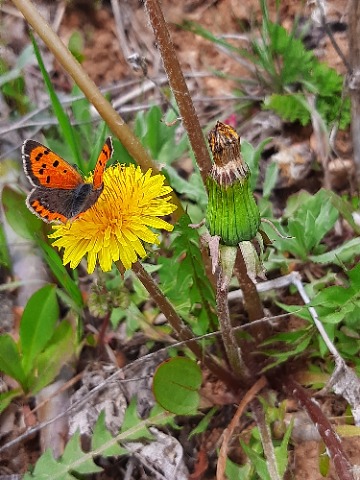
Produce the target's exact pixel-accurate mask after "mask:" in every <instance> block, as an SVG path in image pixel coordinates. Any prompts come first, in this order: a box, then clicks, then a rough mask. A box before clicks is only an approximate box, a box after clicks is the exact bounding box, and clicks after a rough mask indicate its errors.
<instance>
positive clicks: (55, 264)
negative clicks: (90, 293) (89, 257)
mask: <svg viewBox="0 0 360 480" xmlns="http://www.w3.org/2000/svg"><path fill="white" fill-rule="evenodd" d="M38 244H39V246H40V247H41V249H42V251H43V254H44V257H45V260H46V262H47V264H48V265H49V267H50V269H51V271H52V273H53V274H54V276H55V277H56V279H57V280H58V282H59V283H60V285H61V286H62V287H63V288H65V290H66V291H67V292H68V294H69V295H70V297H71V298H72V300H73V301H74V303H75V304H76V305H77V307H78V308H80V309H81V308H82V307H83V306H84V304H83V299H82V295H81V292H80V289H79V287H78V286H77V284H76V283H75V282H74V280H73V279H72V278H71V277H70V275H69V273H68V271H67V270H66V268H65V267H64V265H63V264H62V261H61V259H60V257H59V254H58V253H57V252H56V251H55V250H54V248H53V247H51V246H49V245H48V244H47V243H46V242H44V241H43V240H41V239H39V241H38Z"/></svg>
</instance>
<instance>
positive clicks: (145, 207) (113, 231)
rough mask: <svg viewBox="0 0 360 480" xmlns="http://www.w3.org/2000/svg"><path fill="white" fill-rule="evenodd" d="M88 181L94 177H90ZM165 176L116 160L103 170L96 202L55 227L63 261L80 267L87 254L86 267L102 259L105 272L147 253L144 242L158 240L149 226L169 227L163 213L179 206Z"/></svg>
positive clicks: (166, 213) (91, 270)
mask: <svg viewBox="0 0 360 480" xmlns="http://www.w3.org/2000/svg"><path fill="white" fill-rule="evenodd" d="M89 180H90V179H89ZM164 180H165V177H164V176H163V175H160V174H158V175H153V176H152V175H151V170H148V171H147V172H146V173H143V172H142V171H141V169H140V167H135V166H134V165H129V166H124V165H119V164H116V165H113V166H111V167H109V168H108V169H107V170H106V171H105V173H104V191H103V192H102V194H101V196H100V197H99V199H98V201H97V202H96V203H95V205H93V206H92V207H91V208H89V210H87V211H86V212H84V213H83V214H81V216H80V217H78V218H77V219H76V220H75V221H72V222H71V221H69V222H67V223H66V224H65V225H55V226H53V229H54V232H53V233H52V234H51V235H49V237H50V238H56V240H55V241H54V242H53V245H54V246H56V247H59V248H64V256H63V264H64V265H66V264H68V263H69V264H70V267H71V268H76V267H77V266H78V265H79V263H80V261H81V259H82V258H83V257H84V256H85V255H87V262H88V268H87V269H88V272H89V273H92V272H93V271H94V269H95V265H96V263H97V262H99V264H100V267H101V269H102V270H103V271H104V272H107V271H109V270H110V269H111V265H112V262H117V261H118V260H120V261H121V262H122V264H123V265H124V267H125V268H126V269H129V268H131V265H132V264H133V263H135V262H136V261H137V260H138V257H140V258H143V257H145V255H146V252H145V249H144V246H143V244H142V242H148V243H154V244H159V243H160V241H159V238H158V234H157V233H154V232H153V231H152V230H151V228H157V229H164V230H167V231H169V232H171V231H172V229H173V228H174V227H173V225H170V224H169V223H167V222H165V221H164V220H162V219H161V218H158V217H159V216H163V215H169V214H170V213H172V212H173V211H174V210H175V209H176V206H175V205H174V204H172V203H171V202H170V200H171V197H170V196H169V195H168V194H169V193H170V192H171V191H172V189H171V187H168V186H166V185H164Z"/></svg>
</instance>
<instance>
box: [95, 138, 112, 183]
mask: <svg viewBox="0 0 360 480" xmlns="http://www.w3.org/2000/svg"><path fill="white" fill-rule="evenodd" d="M113 151H114V149H113V146H112V141H111V137H108V138H107V139H106V141H105V143H104V146H103V148H102V150H101V152H100V154H99V157H98V159H97V162H96V165H95V170H94V177H93V187H94V189H95V190H98V189H99V188H102V187H103V176H104V171H105V168H106V164H107V162H108V161H109V160H110V158H111V155H112V153H113Z"/></svg>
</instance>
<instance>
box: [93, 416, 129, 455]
mask: <svg viewBox="0 0 360 480" xmlns="http://www.w3.org/2000/svg"><path fill="white" fill-rule="evenodd" d="M107 445H109V446H107ZM91 449H92V450H99V453H100V455H102V456H105V457H112V456H118V455H125V454H127V450H126V449H125V448H122V447H120V445H119V444H118V442H117V441H116V440H114V438H113V436H112V435H111V433H110V432H109V430H107V428H106V425H105V412H104V411H102V412H101V413H100V415H99V418H98V419H97V422H96V424H95V427H94V431H93V435H92V438H91Z"/></svg>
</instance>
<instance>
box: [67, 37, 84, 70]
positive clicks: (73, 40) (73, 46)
mask: <svg viewBox="0 0 360 480" xmlns="http://www.w3.org/2000/svg"><path fill="white" fill-rule="evenodd" d="M68 49H69V50H70V52H71V53H72V54H73V55H74V57H75V58H76V60H77V61H78V62H80V63H81V62H82V61H83V60H84V54H83V51H84V38H83V35H82V33H81V32H79V31H78V30H75V31H73V33H72V34H71V36H70V38H69V42H68Z"/></svg>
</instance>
